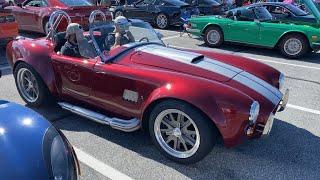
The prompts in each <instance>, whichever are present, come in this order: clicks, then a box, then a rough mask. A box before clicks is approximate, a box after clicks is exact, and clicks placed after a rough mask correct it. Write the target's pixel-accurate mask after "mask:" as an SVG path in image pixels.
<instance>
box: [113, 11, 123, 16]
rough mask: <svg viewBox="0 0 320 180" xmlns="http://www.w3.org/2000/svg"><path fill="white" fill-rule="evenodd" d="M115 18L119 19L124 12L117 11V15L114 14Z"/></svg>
mask: <svg viewBox="0 0 320 180" xmlns="http://www.w3.org/2000/svg"><path fill="white" fill-rule="evenodd" d="M114 16H115V17H118V16H123V12H122V11H117V12H116V13H115V14H114Z"/></svg>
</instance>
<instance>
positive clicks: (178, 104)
mask: <svg viewBox="0 0 320 180" xmlns="http://www.w3.org/2000/svg"><path fill="white" fill-rule="evenodd" d="M170 109H176V110H179V111H182V112H184V113H185V114H186V115H188V116H189V117H190V118H191V119H192V120H193V122H194V123H195V124H196V126H197V129H198V130H199V135H200V140H199V141H200V145H199V147H198V149H197V150H196V151H195V153H194V154H193V155H192V156H190V157H187V158H178V157H175V156H173V155H171V154H169V153H167V151H166V150H165V149H164V148H162V146H161V145H160V143H159V141H158V140H157V137H156V134H157V133H156V132H155V122H156V119H157V117H158V116H159V114H160V113H162V112H164V111H166V110H170ZM210 121H211V120H210V119H208V118H207V117H206V116H205V115H204V114H203V113H202V112H200V111H199V110H197V109H196V108H194V107H193V106H191V105H189V104H188V103H185V102H183V101H177V100H168V101H163V102H161V103H159V104H157V105H156V106H155V107H154V109H153V110H152V111H151V113H150V117H149V127H148V128H149V134H150V137H151V139H152V141H153V143H154V144H155V146H156V147H157V148H158V149H159V151H160V152H161V153H163V154H164V155H165V156H166V157H167V158H169V159H171V160H173V161H175V162H177V163H181V164H193V163H196V162H198V161H200V160H201V159H203V158H204V157H205V156H206V155H207V154H208V153H209V152H210V151H211V150H212V148H213V146H214V145H215V144H216V142H217V141H218V134H219V133H218V130H217V128H216V127H215V126H214V125H213V124H212V122H210ZM159 127H160V126H159ZM160 131H161V130H160ZM158 137H159V136H158ZM180 143H181V141H180ZM179 146H180V145H179Z"/></svg>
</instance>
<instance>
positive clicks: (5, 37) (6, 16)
mask: <svg viewBox="0 0 320 180" xmlns="http://www.w3.org/2000/svg"><path fill="white" fill-rule="evenodd" d="M17 35H18V23H17V22H16V20H15V18H14V16H13V15H12V14H11V11H10V10H3V9H0V45H3V44H7V42H8V41H10V40H12V39H13V38H14V37H16V36H17Z"/></svg>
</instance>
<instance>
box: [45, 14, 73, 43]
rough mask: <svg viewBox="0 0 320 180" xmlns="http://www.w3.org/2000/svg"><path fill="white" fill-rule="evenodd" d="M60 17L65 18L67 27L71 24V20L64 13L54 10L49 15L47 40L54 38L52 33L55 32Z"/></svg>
mask: <svg viewBox="0 0 320 180" xmlns="http://www.w3.org/2000/svg"><path fill="white" fill-rule="evenodd" d="M62 17H65V19H66V20H67V21H68V25H69V24H70V23H71V18H70V16H69V15H68V14H67V13H66V12H65V11H62V10H56V11H54V12H53V13H52V14H51V15H50V18H49V27H50V32H49V34H48V35H47V39H49V38H50V37H53V36H54V33H55V31H56V30H57V28H58V26H59V24H60V22H61V20H62Z"/></svg>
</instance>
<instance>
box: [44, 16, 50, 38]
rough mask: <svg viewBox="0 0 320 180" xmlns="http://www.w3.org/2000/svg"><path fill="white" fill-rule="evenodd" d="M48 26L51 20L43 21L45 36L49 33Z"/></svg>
mask: <svg viewBox="0 0 320 180" xmlns="http://www.w3.org/2000/svg"><path fill="white" fill-rule="evenodd" d="M48 26H49V19H45V20H44V21H43V32H44V34H45V35H48V33H49V29H47V27H48Z"/></svg>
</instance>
